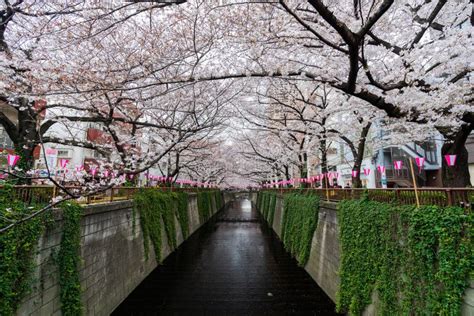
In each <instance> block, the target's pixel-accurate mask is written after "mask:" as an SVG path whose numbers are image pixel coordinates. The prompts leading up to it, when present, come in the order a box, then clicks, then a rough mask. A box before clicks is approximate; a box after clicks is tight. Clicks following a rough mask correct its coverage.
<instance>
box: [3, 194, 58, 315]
mask: <svg viewBox="0 0 474 316" xmlns="http://www.w3.org/2000/svg"><path fill="white" fill-rule="evenodd" d="M12 196H13V194H12V188H11V186H8V185H5V186H4V187H3V189H2V190H1V191H0V227H5V226H6V225H8V224H10V223H11V222H12V221H16V220H19V219H21V218H23V217H24V216H26V215H28V214H31V213H32V212H33V211H35V209H37V208H38V207H39V206H38V205H34V204H31V205H28V204H25V203H23V202H20V201H18V200H14V199H12ZM49 220H50V217H49V216H48V215H47V214H44V215H41V216H38V217H35V218H33V219H32V220H29V221H27V222H23V223H20V224H18V225H17V226H15V227H13V228H11V229H9V230H8V231H6V232H5V233H2V234H0V314H1V315H13V314H15V311H16V310H17V308H18V304H19V303H20V302H21V300H22V299H23V298H24V297H25V296H26V295H27V294H28V293H29V292H30V289H31V284H32V283H33V281H34V280H33V277H32V272H33V270H34V268H35V261H34V256H35V254H36V251H35V250H36V246H37V245H38V240H39V238H40V237H41V235H42V234H43V232H44V229H45V226H46V224H47V223H48V221H49Z"/></svg>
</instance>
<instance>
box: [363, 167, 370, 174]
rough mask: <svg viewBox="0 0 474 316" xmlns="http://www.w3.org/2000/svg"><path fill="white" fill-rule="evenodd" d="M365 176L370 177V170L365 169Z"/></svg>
mask: <svg viewBox="0 0 474 316" xmlns="http://www.w3.org/2000/svg"><path fill="white" fill-rule="evenodd" d="M364 175H365V176H368V175H370V168H364Z"/></svg>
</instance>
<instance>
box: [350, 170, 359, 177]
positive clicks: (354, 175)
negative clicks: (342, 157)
mask: <svg viewBox="0 0 474 316" xmlns="http://www.w3.org/2000/svg"><path fill="white" fill-rule="evenodd" d="M351 174H352V177H353V178H356V177H357V175H358V174H359V171H357V170H352V172H351Z"/></svg>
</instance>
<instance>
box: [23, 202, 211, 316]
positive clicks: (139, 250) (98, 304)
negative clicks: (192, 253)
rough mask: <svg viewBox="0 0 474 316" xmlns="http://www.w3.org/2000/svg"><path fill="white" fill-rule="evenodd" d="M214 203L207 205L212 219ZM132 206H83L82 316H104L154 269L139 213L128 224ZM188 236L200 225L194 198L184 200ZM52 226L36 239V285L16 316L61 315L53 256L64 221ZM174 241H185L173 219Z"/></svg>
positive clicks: (164, 253)
mask: <svg viewBox="0 0 474 316" xmlns="http://www.w3.org/2000/svg"><path fill="white" fill-rule="evenodd" d="M216 205H217V204H216V201H215V200H213V201H212V214H215V213H216V212H217V211H218V210H217V209H216ZM133 216H134V212H133V201H131V200H124V201H116V202H111V203H103V204H94V205H88V206H86V207H85V208H84V216H83V217H82V219H81V249H80V253H81V258H82V262H81V263H80V269H79V275H80V280H81V287H82V290H83V293H82V303H83V306H84V314H85V315H109V314H110V313H111V312H112V311H113V310H114V309H115V308H116V307H117V306H118V305H119V304H120V303H121V302H122V301H123V300H124V299H125V298H126V297H127V296H128V295H129V293H130V292H131V291H133V290H134V289H135V287H136V286H137V285H138V284H140V282H141V281H142V280H143V279H144V278H146V276H147V275H148V274H149V273H150V272H151V271H153V270H154V269H155V268H156V267H157V265H158V264H157V262H156V260H155V253H154V249H153V247H150V253H149V259H148V260H145V254H144V247H143V233H142V231H141V225H140V214H139V210H138V211H137V212H136V214H135V219H134V218H133ZM188 216H189V235H191V234H192V233H194V232H195V231H196V230H197V229H198V228H199V227H201V225H202V224H204V223H201V222H200V220H199V212H198V208H197V194H189V204H188ZM55 219H56V224H55V225H54V226H53V227H51V228H50V229H48V230H47V231H46V232H45V234H44V235H43V236H42V237H41V238H40V241H39V245H38V255H37V257H36V259H35V260H36V269H35V271H34V276H33V277H34V279H35V280H36V281H35V284H34V285H33V286H32V292H31V294H30V295H29V296H28V297H26V298H25V299H24V300H23V302H22V304H21V305H20V307H19V309H18V310H17V315H61V310H60V300H59V292H60V287H59V284H58V281H59V275H58V269H57V266H56V264H55V263H54V260H53V259H52V256H51V255H52V254H53V253H55V252H57V251H58V250H59V246H60V242H61V237H62V226H63V218H62V215H61V212H60V211H59V210H57V211H56V212H55ZM175 225H176V239H177V242H178V245H180V244H181V243H182V242H183V241H184V239H183V234H182V232H181V227H180V225H179V222H178V220H177V218H175ZM171 251H172V250H171V249H170V248H169V246H168V241H167V237H166V232H165V230H164V229H163V230H162V246H161V253H162V258H163V259H164V258H166V257H167V256H168V255H169V254H170V253H171Z"/></svg>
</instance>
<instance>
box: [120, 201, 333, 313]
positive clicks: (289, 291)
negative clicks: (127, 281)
mask: <svg viewBox="0 0 474 316" xmlns="http://www.w3.org/2000/svg"><path fill="white" fill-rule="evenodd" d="M334 310H335V306H334V303H333V302H332V301H331V300H330V299H329V297H328V296H327V295H326V294H325V293H324V292H323V291H322V290H321V289H320V288H319V287H318V286H317V284H316V283H315V282H314V281H313V280H312V279H311V277H310V276H309V275H308V274H307V273H306V271H304V269H302V268H300V267H298V265H297V263H296V261H295V260H294V259H293V258H291V257H290V255H289V254H288V253H287V252H286V251H285V250H284V249H283V246H282V243H281V242H280V241H279V240H278V239H277V237H276V235H275V234H274V233H273V231H271V230H270V229H269V228H268V226H267V225H266V224H265V223H264V222H263V220H262V219H261V216H260V214H259V213H258V212H257V210H256V209H255V208H254V207H252V206H251V203H250V201H249V200H237V201H234V202H232V203H230V204H229V205H228V206H227V208H226V209H225V210H223V211H222V212H220V213H219V214H217V215H216V216H215V218H214V219H213V220H211V221H210V222H209V223H207V224H206V225H204V226H203V227H201V228H200V229H199V230H198V231H197V232H195V233H194V234H193V235H192V236H191V237H190V238H189V239H188V240H187V241H185V242H184V243H183V244H182V245H181V246H180V247H179V248H178V249H177V250H176V251H175V252H173V253H172V254H171V255H170V256H169V257H168V258H166V259H165V260H164V262H163V264H162V265H160V266H159V267H158V268H156V269H155V270H154V271H153V272H152V273H151V274H150V275H149V276H148V277H147V278H146V279H145V280H144V281H143V282H142V283H141V284H140V285H139V286H138V287H137V288H136V289H135V290H134V291H133V292H132V293H131V294H130V296H129V297H128V298H127V299H126V300H125V301H124V302H123V303H122V304H121V305H120V306H119V307H118V308H117V309H116V310H115V311H114V313H113V315H213V316H217V315H337V314H336V313H335V312H334Z"/></svg>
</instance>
